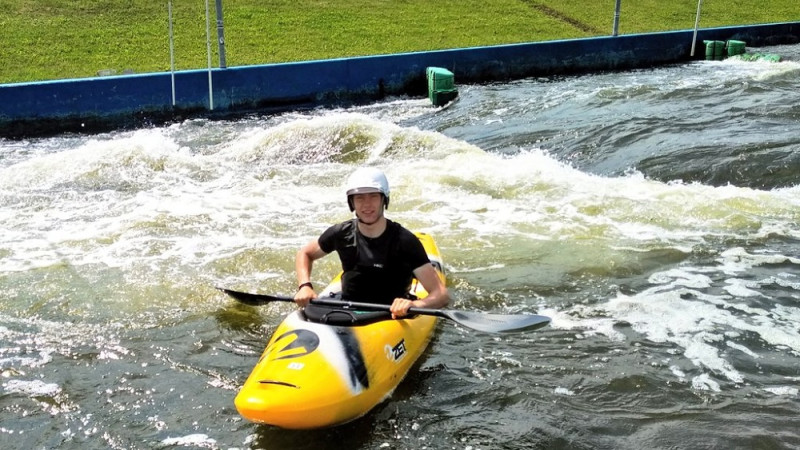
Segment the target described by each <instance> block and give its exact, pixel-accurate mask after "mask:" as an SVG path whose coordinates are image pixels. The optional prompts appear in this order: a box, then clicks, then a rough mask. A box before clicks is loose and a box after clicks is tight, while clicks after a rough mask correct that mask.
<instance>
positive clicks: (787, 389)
mask: <svg viewBox="0 0 800 450" xmlns="http://www.w3.org/2000/svg"><path fill="white" fill-rule="evenodd" d="M764 390H765V391H767V392H769V393H772V394H775V395H783V396H787V397H797V394H798V392H800V389H798V388H796V387H794V386H772V387H766V388H764Z"/></svg>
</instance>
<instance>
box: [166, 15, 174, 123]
mask: <svg viewBox="0 0 800 450" xmlns="http://www.w3.org/2000/svg"><path fill="white" fill-rule="evenodd" d="M167 15H168V16H169V73H170V80H171V84H172V107H173V108H174V107H175V38H174V35H173V33H172V0H169V1H167Z"/></svg>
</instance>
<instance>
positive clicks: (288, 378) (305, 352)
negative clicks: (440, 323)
mask: <svg viewBox="0 0 800 450" xmlns="http://www.w3.org/2000/svg"><path fill="white" fill-rule="evenodd" d="M417 237H418V238H419V240H420V241H421V242H422V244H423V246H424V247H425V250H426V252H427V253H428V257H429V258H430V260H431V262H432V263H433V265H434V266H435V267H436V269H437V272H438V273H439V276H440V277H441V278H442V280H444V271H443V270H442V261H441V255H440V253H439V249H438V248H437V246H436V243H435V242H434V240H433V238H432V237H431V236H430V235H427V234H423V233H417ZM339 286H340V282H339V277H338V276H337V277H336V278H335V279H334V280H333V282H332V283H331V284H330V285H329V286H328V287H327V288H326V289H325V290H323V292H324V293H326V294H327V293H332V292H334V293H335V292H337V291H338V290H339ZM411 293H412V294H414V295H416V296H417V297H420V298H421V297H424V296H425V295H427V293H426V292H425V290H424V289H423V288H422V285H421V284H420V283H418V282H416V280H415V281H414V282H413V284H412V288H411ZM312 306H314V305H309V307H307V308H305V310H299V311H295V312H293V313H291V314H289V315H288V316H287V317H286V318H285V319H284V320H283V322H281V324H280V325H279V326H278V328H277V329H276V330H275V333H274V334H273V335H272V337H271V338H270V340H269V343H268V344H267V348H266V349H265V350H264V353H263V354H262V355H261V358H260V359H259V361H258V364H256V366H255V367H254V368H253V371H252V373H251V374H250V376H249V377H248V378H247V381H245V383H244V386H242V389H241V390H240V391H239V394H238V395H237V396H236V399H235V404H236V409H237V410H238V411H239V414H241V415H242V416H243V417H244V418H246V419H248V420H250V421H253V422H256V423H263V424H269V425H276V426H279V427H282V428H289V429H309V428H321V427H328V426H332V425H338V424H342V423H345V422H349V421H351V420H353V419H357V418H358V417H361V416H363V415H364V414H366V413H367V412H368V411H370V410H371V409H372V408H373V407H375V405H377V404H378V403H380V402H381V401H382V400H383V399H385V398H386V397H387V396H389V395H390V394H391V393H392V392H393V391H394V389H395V388H396V387H397V385H398V384H400V382H401V381H402V380H403V378H404V377H405V376H406V374H407V373H408V371H409V369H410V368H411V366H412V365H413V364H414V362H415V361H416V360H417V359H418V358H419V356H420V355H421V354H422V352H423V351H424V350H425V347H426V346H427V345H428V342H429V341H430V338H431V335H432V334H433V330H434V326H435V325H436V320H437V319H436V317H433V316H429V315H417V316H414V317H412V318H408V319H403V320H391V315H390V314H389V313H387V312H378V313H376V312H364V313H359V312H357V311H350V310H336V309H331V308H325V307H320V306H314V307H313V308H312ZM387 318H388V320H386V319H387Z"/></svg>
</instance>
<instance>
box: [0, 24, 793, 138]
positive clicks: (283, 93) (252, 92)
mask: <svg viewBox="0 0 800 450" xmlns="http://www.w3.org/2000/svg"><path fill="white" fill-rule="evenodd" d="M692 35H693V31H692V30H683V31H674V32H665V33H652V34H641V35H623V36H616V37H612V36H609V37H600V38H589V39H572V40H561V41H547V42H536V43H525V44H512V45H501V46H492V47H476V48H464V49H453V50H442V51H434V52H424V53H403V54H394V55H380V56H370V57H360V58H345V59H333V60H322V61H306V62H297V63H287V64H269V65H259V66H245V67H233V68H227V69H213V70H212V77H213V78H212V85H213V89H214V111H213V112H211V111H209V109H208V107H209V92H208V71H206V70H192V71H181V72H176V73H175V85H176V106H175V107H173V106H172V88H171V76H170V73H168V72H165V73H148V74H134V75H121V76H109V77H99V78H85V79H73V80H57V81H46V82H36V83H17V84H4V85H0V136H5V137H19V136H30V135H41V134H55V133H62V132H66V131H100V130H108V129H113V128H123V127H139V126H146V125H147V124H151V123H159V122H163V121H169V120H179V119H182V118H186V117H194V116H210V117H226V116H230V115H234V114H243V113H249V112H254V111H258V112H270V111H271V110H276V109H294V108H302V107H305V106H311V105H320V104H323V105H324V104H337V103H344V102H363V101H371V100H375V99H379V98H381V97H383V96H385V95H398V94H407V95H412V96H416V95H419V96H422V95H425V94H426V80H425V68H426V67H428V66H437V67H444V68H447V69H449V70H450V71H452V72H453V73H454V74H455V77H456V83H457V84H458V83H477V82H487V81H504V80H511V79H518V78H524V77H530V76H547V75H556V74H575V73H584V72H591V71H601V70H622V69H631V68H638V67H651V66H656V65H660V64H669V63H676V62H682V61H688V60H689V59H690V56H689V54H690V50H691V42H692ZM728 39H737V40H742V41H745V42H746V43H747V45H748V47H758V46H763V45H771V44H782V43H796V42H800V22H791V23H782V24H766V25H754V26H743V27H725V28H712V29H702V30H699V31H698V36H697V46H696V50H695V59H702V58H704V57H705V48H704V46H703V40H728Z"/></svg>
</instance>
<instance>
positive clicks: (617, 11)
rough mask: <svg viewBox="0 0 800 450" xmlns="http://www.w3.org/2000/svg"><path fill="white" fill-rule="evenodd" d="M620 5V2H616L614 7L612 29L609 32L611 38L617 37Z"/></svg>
mask: <svg viewBox="0 0 800 450" xmlns="http://www.w3.org/2000/svg"><path fill="white" fill-rule="evenodd" d="M620 3H622V0H617V6H616V8H614V29H613V30H612V31H611V35H612V36H617V35H618V34H619V10H620Z"/></svg>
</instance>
